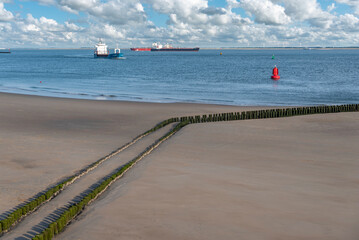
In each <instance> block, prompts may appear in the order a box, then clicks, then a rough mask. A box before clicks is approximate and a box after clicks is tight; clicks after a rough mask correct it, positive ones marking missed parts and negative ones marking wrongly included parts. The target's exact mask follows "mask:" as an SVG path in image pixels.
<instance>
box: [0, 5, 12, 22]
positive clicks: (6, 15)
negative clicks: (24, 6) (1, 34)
mask: <svg viewBox="0 0 359 240" xmlns="http://www.w3.org/2000/svg"><path fill="white" fill-rule="evenodd" d="M13 18H14V15H13V14H12V13H11V12H9V11H7V10H6V9H5V8H4V3H3V2H0V22H8V21H11V20H13Z"/></svg>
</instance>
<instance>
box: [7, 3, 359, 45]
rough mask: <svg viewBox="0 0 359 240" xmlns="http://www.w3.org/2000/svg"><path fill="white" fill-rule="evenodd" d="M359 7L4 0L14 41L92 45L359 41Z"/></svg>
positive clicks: (286, 43) (337, 4) (347, 42)
mask: <svg viewBox="0 0 359 240" xmlns="http://www.w3.org/2000/svg"><path fill="white" fill-rule="evenodd" d="M358 14H359V1H358V0H335V1H333V0H302V1H295V0H102V1H100V0H37V1H31V0H26V1H25V0H0V30H1V31H2V32H4V33H7V35H6V36H7V37H4V34H2V37H0V38H2V39H1V40H2V42H3V44H4V43H6V44H7V45H8V46H11V47H22V46H31V47H33V46H38V45H41V46H43V45H45V46H53V47H70V46H74V47H78V46H87V45H90V44H92V42H93V41H94V40H95V39H96V38H98V37H100V36H101V35H102V36H103V38H104V39H106V40H107V41H109V42H112V41H113V42H120V43H121V44H125V45H126V46H131V45H140V44H150V43H151V42H152V41H166V42H172V43H178V44H181V45H193V44H195V45H200V46H203V47H211V46H218V45H220V46H231V47H236V46H239V47H240V46H263V45H266V46H298V45H303V44H304V45H308V46H309V45H318V46H358V45H359V43H358V39H359V35H358V33H359V19H358V17H359V16H358ZM10 32H11V34H10ZM340 33H341V34H340ZM340 36H343V38H341V37H340ZM92 45H93V44H92ZM0 47H1V46H0Z"/></svg>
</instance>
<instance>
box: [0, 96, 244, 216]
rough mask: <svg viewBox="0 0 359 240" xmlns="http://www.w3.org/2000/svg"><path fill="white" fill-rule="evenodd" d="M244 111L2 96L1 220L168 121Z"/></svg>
mask: <svg viewBox="0 0 359 240" xmlns="http://www.w3.org/2000/svg"><path fill="white" fill-rule="evenodd" d="M240 109H243V108H239V107H233V106H219V105H203V104H157V103H136V102H120V101H89V100H75V99H62V98H47V97H37V96H27V95H17V94H7V93H0V153H1V158H0V166H1V167H0V214H2V213H4V212H5V211H7V210H9V209H11V208H13V207H15V206H16V205H18V204H20V203H22V202H23V201H25V200H26V199H28V198H29V197H31V196H33V195H34V194H35V193H37V192H39V191H41V190H43V189H45V188H46V187H48V186H50V185H51V184H54V183H56V182H58V181H59V180H61V179H62V178H63V177H65V176H69V175H72V174H73V173H75V172H76V171H77V170H79V169H81V168H83V167H85V166H86V165H88V164H90V163H92V162H94V161H96V160H98V159H99V158H101V157H103V156H105V155H107V154H108V153H110V152H111V151H113V150H115V149H117V148H118V147H120V146H122V145H123V144H125V143H127V142H129V141H130V140H132V139H133V138H134V137H136V136H138V135H139V134H141V133H143V132H145V131H146V130H148V129H150V128H151V127H153V126H154V125H155V124H157V123H158V122H160V121H162V120H165V119H167V118H170V117H173V116H182V115H187V114H191V115H193V114H196V113H207V112H221V111H239V110H240Z"/></svg>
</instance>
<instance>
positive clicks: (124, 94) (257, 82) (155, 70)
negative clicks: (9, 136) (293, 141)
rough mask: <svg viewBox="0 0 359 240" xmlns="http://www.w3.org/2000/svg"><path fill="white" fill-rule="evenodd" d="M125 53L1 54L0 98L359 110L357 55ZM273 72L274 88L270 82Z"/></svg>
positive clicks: (342, 52) (313, 52) (303, 52)
mask: <svg viewBox="0 0 359 240" xmlns="http://www.w3.org/2000/svg"><path fill="white" fill-rule="evenodd" d="M122 52H123V53H124V55H125V57H126V58H127V59H125V60H108V59H94V58H93V51H92V50H13V52H12V53H11V54H0V68H1V77H0V91H1V92H10V93H24V94H33V95H41V96H55V97H69V98H83V99H98V100H129V101H143V102H197V103H198V102H199V103H215V104H226V105H252V106H253V105H314V104H345V103H359V77H358V76H359V50H327V51H323V50H310V51H306V50H275V51H274V50H258V51H257V50H222V51H219V50H200V51H199V52H131V51H129V50H123V51H122ZM220 52H222V53H223V55H222V56H220V55H219V53H220ZM272 54H274V55H275V59H274V60H273V59H272ZM275 64H276V65H277V66H278V68H279V75H280V76H281V79H280V80H279V81H277V82H275V81H273V80H271V79H270V76H271V72H272V68H273V66H274V65H275Z"/></svg>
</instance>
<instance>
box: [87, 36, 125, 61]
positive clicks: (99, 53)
mask: <svg viewBox="0 0 359 240" xmlns="http://www.w3.org/2000/svg"><path fill="white" fill-rule="evenodd" d="M94 58H110V59H121V58H123V53H121V51H120V49H119V48H115V49H114V53H110V51H109V50H108V49H107V45H106V44H105V43H103V42H102V40H101V38H100V40H99V42H98V43H97V44H96V45H95V52H94Z"/></svg>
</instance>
